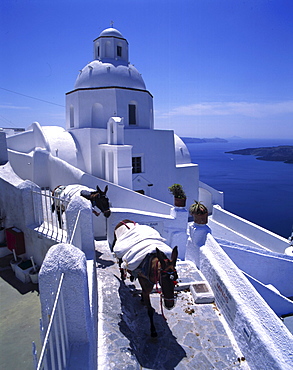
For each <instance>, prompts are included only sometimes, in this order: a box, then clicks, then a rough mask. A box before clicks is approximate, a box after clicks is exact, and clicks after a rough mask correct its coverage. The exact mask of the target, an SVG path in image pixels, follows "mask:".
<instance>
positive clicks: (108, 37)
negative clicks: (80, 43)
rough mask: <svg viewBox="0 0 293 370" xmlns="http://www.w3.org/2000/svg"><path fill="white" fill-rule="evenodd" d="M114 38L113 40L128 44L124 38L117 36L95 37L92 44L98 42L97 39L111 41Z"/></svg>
mask: <svg viewBox="0 0 293 370" xmlns="http://www.w3.org/2000/svg"><path fill="white" fill-rule="evenodd" d="M113 37H114V38H115V39H119V40H123V41H126V42H127V44H128V41H127V40H126V39H125V38H124V37H119V36H99V37H97V38H96V39H94V41H93V42H96V41H97V40H99V39H102V38H103V39H112V38H113Z"/></svg>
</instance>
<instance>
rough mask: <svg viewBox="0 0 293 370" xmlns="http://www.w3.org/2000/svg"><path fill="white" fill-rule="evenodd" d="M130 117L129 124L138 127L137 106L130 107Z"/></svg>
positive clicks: (130, 105) (131, 105)
mask: <svg viewBox="0 0 293 370" xmlns="http://www.w3.org/2000/svg"><path fill="white" fill-rule="evenodd" d="M128 116H129V124H130V125H136V105H135V104H129V105H128Z"/></svg>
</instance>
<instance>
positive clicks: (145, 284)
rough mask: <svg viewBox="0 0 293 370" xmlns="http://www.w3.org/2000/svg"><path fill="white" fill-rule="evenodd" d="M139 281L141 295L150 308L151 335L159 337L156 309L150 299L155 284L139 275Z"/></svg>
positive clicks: (148, 308)
mask: <svg viewBox="0 0 293 370" xmlns="http://www.w3.org/2000/svg"><path fill="white" fill-rule="evenodd" d="M138 281H139V283H140V285H141V288H142V292H141V297H142V301H143V303H144V304H145V305H146V306H147V310H148V316H149V318H150V324H151V337H157V336H158V334H157V331H156V328H155V325H154V312H155V310H154V309H153V307H152V305H151V300H150V293H151V291H152V289H153V285H152V284H150V283H149V281H148V280H146V279H144V278H141V277H138Z"/></svg>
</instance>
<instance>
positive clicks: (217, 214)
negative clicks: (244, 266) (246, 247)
mask: <svg viewBox="0 0 293 370" xmlns="http://www.w3.org/2000/svg"><path fill="white" fill-rule="evenodd" d="M213 221H216V222H218V223H219V224H222V225H224V227H226V228H229V229H231V230H233V232H236V233H238V234H240V235H245V237H246V238H248V239H250V240H252V241H253V242H255V243H257V244H259V245H260V246H263V248H266V249H269V250H271V251H273V252H278V253H284V251H285V249H286V248H287V247H288V240H287V239H285V238H282V237H281V236H279V235H277V234H274V233H273V232H271V231H269V230H266V229H264V228H262V227H261V226H258V225H256V224H254V223H252V222H250V221H247V220H245V219H244V218H241V217H239V216H237V215H234V214H233V213H231V212H228V211H226V210H225V209H223V208H221V207H220V206H218V205H216V206H214V207H213Z"/></svg>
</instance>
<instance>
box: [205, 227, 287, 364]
mask: <svg viewBox="0 0 293 370" xmlns="http://www.w3.org/2000/svg"><path fill="white" fill-rule="evenodd" d="M200 269H201V271H202V272H203V274H204V276H205V278H206V279H207V280H208V282H209V284H210V285H211V288H212V289H213V292H214V294H215V300H216V303H217V305H218V307H219V308H220V310H221V312H222V314H223V315H224V317H225V319H226V321H227V322H228V324H229V326H230V328H231V330H232V332H233V335H234V337H235V339H236V341H237V343H238V345H239V348H240V349H241V351H242V352H243V354H244V355H245V358H246V360H247V362H248V364H249V366H250V368H251V369H256V370H261V369H263V370H265V369H280V370H289V369H291V368H292V361H293V355H292V354H293V336H292V334H291V333H290V332H289V331H288V329H287V328H286V327H285V325H284V324H283V323H282V321H281V320H280V319H279V318H278V317H277V316H276V315H275V314H274V312H273V311H272V310H271V309H270V307H269V306H268V305H267V303H266V302H265V301H264V300H263V298H262V297H261V296H260V295H259V294H258V293H257V292H256V290H255V289H254V288H253V286H252V285H251V284H250V283H249V282H248V280H247V279H246V278H245V277H244V275H243V274H242V273H241V271H240V270H239V269H238V268H237V267H236V265H235V264H234V263H233V262H232V261H231V259H230V258H229V257H228V256H227V255H226V253H225V252H224V251H223V250H222V248H221V247H220V246H219V244H218V243H217V242H216V241H215V239H214V238H213V237H212V235H210V234H208V235H207V239H206V243H205V245H204V246H203V247H201V248H200Z"/></svg>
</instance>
